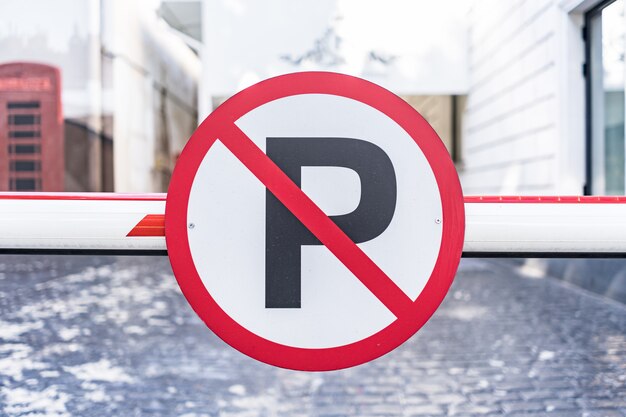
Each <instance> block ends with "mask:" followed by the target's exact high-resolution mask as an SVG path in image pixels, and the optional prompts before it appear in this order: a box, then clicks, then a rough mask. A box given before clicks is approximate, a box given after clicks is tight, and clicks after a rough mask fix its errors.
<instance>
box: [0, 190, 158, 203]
mask: <svg viewBox="0 0 626 417" xmlns="http://www.w3.org/2000/svg"><path fill="white" fill-rule="evenodd" d="M166 197H167V194H165V193H141V194H126V193H40V192H35V193H25V192H3V193H0V200H91V201H165V198H166Z"/></svg>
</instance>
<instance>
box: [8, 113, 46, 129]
mask: <svg viewBox="0 0 626 417" xmlns="http://www.w3.org/2000/svg"><path fill="white" fill-rule="evenodd" d="M9 124H10V125H17V126H22V125H34V124H39V116H38V115H34V114H11V115H9Z"/></svg>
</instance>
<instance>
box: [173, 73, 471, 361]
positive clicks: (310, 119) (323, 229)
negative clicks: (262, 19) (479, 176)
mask: <svg viewBox="0 0 626 417" xmlns="http://www.w3.org/2000/svg"><path fill="white" fill-rule="evenodd" d="M464 228H465V219H464V210H463V196H462V192H461V187H460V184H459V180H458V176H457V174H456V171H455V169H454V165H453V163H452V161H451V159H450V157H449V155H448V153H447V151H446V149H445V147H444V145H443V143H442V142H441V140H440V139H439V137H438V136H437V134H436V133H435V132H434V130H433V129H432V128H431V127H430V125H429V124H428V123H427V122H426V121H425V120H424V119H423V118H422V117H421V116H420V115H419V114H418V113H417V112H416V111H415V110H414V109H413V108H412V107H411V106H410V105H408V104H407V103H406V102H404V101H403V100H402V99H400V98H399V97H397V96H395V95H394V94H392V93H391V92H389V91H387V90H385V89H383V88H381V87H379V86H377V85H375V84H372V83H370V82H368V81H365V80H362V79H359V78H355V77H351V76H347V75H342V74H336V73H327V72H303V73H295V74H288V75H283V76H279V77H276V78H272V79H269V80H265V81H262V82H260V83H258V84H256V85H253V86H252V87H249V88H247V89H245V90H243V91H241V92H240V93H238V94H236V95H235V96H233V97H232V98H230V99H229V100H227V101H226V102H225V103H224V104H222V105H221V106H220V107H219V108H217V109H216V110H215V111H214V112H213V113H211V115H209V117H207V118H206V120H205V121H204V122H203V123H202V124H201V125H200V127H199V128H198V129H197V130H196V131H195V133H194V134H193V136H192V137H191V139H190V140H189V142H188V143H187V145H186V147H185V149H184V150H183V152H182V154H181V155H180V158H179V160H178V163H177V165H176V168H175V170H174V173H173V176H172V181H171V184H170V188H169V191H168V195H167V203H166V210H165V236H166V241H167V250H168V253H169V257H170V261H171V264H172V268H173V271H174V274H175V276H176V279H177V280H178V283H179V285H180V287H181V289H182V291H183V294H184V295H185V297H186V298H187V300H188V301H189V303H190V304H191V306H192V308H193V309H194V311H195V312H196V313H197V314H198V315H199V316H200V318H201V319H202V320H203V321H204V322H205V323H206V324H207V326H208V327H209V328H210V329H211V330H213V331H214V332H215V333H216V334H217V335H218V336H219V337H220V338H222V339H223V340H224V341H225V342H226V343H228V344H230V345H231V346H233V347H234V348H236V349H238V350H239V351H241V352H242V353H245V354H246V355H249V356H251V357H253V358H255V359H258V360H260V361H263V362H266V363H268V364H272V365H276V366H280V367H284V368H291V369H299V370H310V371H323V370H334V369H341V368H346V367H350V366H354V365H359V364H362V363H365V362H367V361H370V360H372V359H375V358H377V357H379V356H381V355H384V354H385V353H388V352H390V351H391V350H393V349H394V348H396V347H397V346H399V345H400V344H402V343H403V342H404V341H406V340H407V339H408V338H409V337H411V335H413V334H414V333H415V332H416V331H417V330H418V329H419V328H420V327H421V326H422V325H424V323H425V322H426V321H427V320H428V319H429V318H430V316H431V315H432V314H433V313H434V311H435V310H436V309H437V307H438V306H439V304H440V303H441V301H442V300H443V298H444V297H445V295H446V293H447V291H448V288H449V287H450V285H451V283H452V280H453V279H454V275H455V273H456V269H457V267H458V263H459V260H460V257H461V251H462V247H463V236H464Z"/></svg>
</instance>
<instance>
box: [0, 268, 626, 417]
mask: <svg viewBox="0 0 626 417" xmlns="http://www.w3.org/2000/svg"><path fill="white" fill-rule="evenodd" d="M0 414H1V415H8V416H50V417H52V416H54V417H61V416H68V415H77V416H105V415H106V416H109V415H110V416H184V417H200V416H241V417H244V416H245V417H248V416H249V417H253V416H342V415H354V416H426V415H432V416H440V415H454V416H477V415H506V416H511V417H513V416H521V415H532V416H544V415H547V416H567V417H572V416H589V417H593V416H622V417H623V416H626V308H625V307H624V306H622V305H620V304H617V303H614V302H610V301H607V300H605V299H602V298H600V297H598V296H593V295H589V294H588V293H585V292H583V291H582V290H578V289H575V288H573V287H568V286H566V284H563V283H561V282H558V281H556V280H551V279H533V278H529V277H525V276H523V275H520V274H519V273H518V272H516V271H515V270H514V269H513V267H512V266H510V265H505V264H503V263H498V262H495V261H482V260H467V259H466V260H463V262H462V264H461V268H460V272H459V274H458V275H457V279H456V281H455V283H454V286H453V288H452V290H451V291H450V293H449V294H448V297H447V298H446V300H445V301H444V304H443V306H442V307H441V308H440V309H439V310H438V311H437V313H435V316H434V317H433V318H432V319H431V321H430V322H429V323H428V324H427V325H426V326H425V327H424V328H423V329H422V330H421V331H420V332H419V333H418V334H417V335H416V336H414V337H413V338H411V340H409V341H408V342H407V343H405V344H404V345H403V346H402V347H400V348H399V349H397V350H396V351H394V352H392V353H390V354H389V355H387V356H385V357H383V358H381V359H379V360H377V361H374V362H373V363H370V364H366V365H362V366H360V367H356V368H352V369H348V370H343V371H338V372H328V373H302V372H294V371H287V370H282V369H277V368H273V367H270V366H267V365H264V364H261V363H257V362H255V361H253V360H252V359H249V358H247V357H245V356H243V355H241V354H239V353H238V352H236V351H234V350H233V349H231V348H230V347H228V346H226V345H225V344H224V343H223V342H221V341H220V340H219V339H218V338H217V337H215V336H214V335H213V334H212V333H210V332H209V331H208V330H207V329H206V328H205V326H204V324H202V323H201V322H200V320H199V319H198V318H197V317H196V316H195V315H194V313H193V312H192V311H191V309H190V307H189V306H188V305H187V303H186V301H185V300H184V298H183V297H182V295H181V294H180V292H179V290H178V287H177V285H176V282H175V280H174V278H173V276H172V275H171V271H170V268H169V265H168V262H167V259H165V258H95V259H92V258H88V257H24V256H22V257H18V256H15V257H8V256H4V257H1V258H0Z"/></svg>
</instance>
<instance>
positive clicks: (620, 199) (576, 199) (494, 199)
mask: <svg viewBox="0 0 626 417" xmlns="http://www.w3.org/2000/svg"><path fill="white" fill-rule="evenodd" d="M464 201H465V202H466V203H492V204H493V203H527V204H538V203H539V204H540V203H549V204H559V203H561V204H576V203H581V204H625V203H626V197H625V196H465V197H464Z"/></svg>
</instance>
